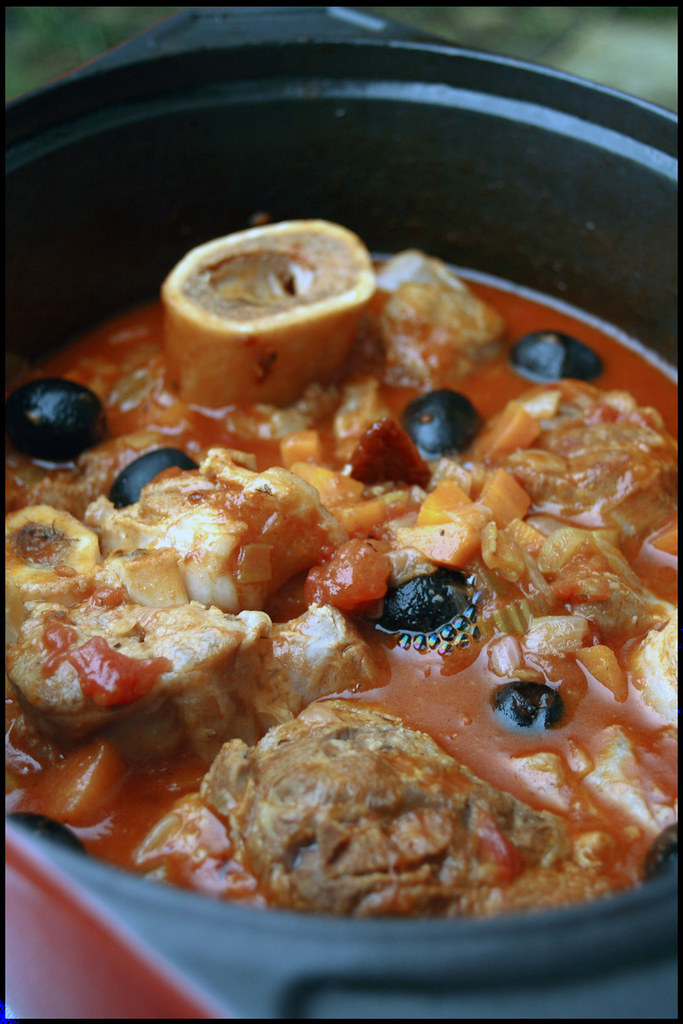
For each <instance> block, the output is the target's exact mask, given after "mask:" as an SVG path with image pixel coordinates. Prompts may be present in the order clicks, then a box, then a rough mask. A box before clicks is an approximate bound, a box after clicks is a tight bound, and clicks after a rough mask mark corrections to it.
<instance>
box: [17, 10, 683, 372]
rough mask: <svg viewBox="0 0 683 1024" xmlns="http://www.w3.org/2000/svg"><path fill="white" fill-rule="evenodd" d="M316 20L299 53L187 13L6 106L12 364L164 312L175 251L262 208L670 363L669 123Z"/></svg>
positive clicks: (534, 75) (459, 54)
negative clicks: (539, 303) (153, 309)
mask: <svg viewBox="0 0 683 1024" xmlns="http://www.w3.org/2000/svg"><path fill="white" fill-rule="evenodd" d="M282 10H283V9H280V11H282ZM284 10H285V11H286V10H287V9H284ZM299 10H300V9H299ZM323 11H324V9H321V10H320V12H319V13H318V14H316V15H315V17H314V18H313V20H312V21H309V22H306V24H309V25H310V26H311V28H310V30H309V33H308V35H307V36H306V37H304V36H302V34H301V33H299V34H297V33H296V32H291V35H292V36H293V38H291V39H290V40H289V41H288V40H287V33H286V32H285V31H284V28H285V26H287V25H289V21H288V20H287V18H286V17H283V19H282V20H280V21H276V22H271V21H270V20H269V21H264V20H263V15H262V14H261V15H260V16H259V14H258V11H257V13H255V14H254V15H253V16H252V20H251V22H250V25H251V29H249V23H248V21H249V19H248V18H247V19H246V20H247V24H244V21H245V18H246V16H244V15H242V16H240V18H238V19H237V22H236V23H234V22H231V21H230V17H229V15H225V17H224V18H223V20H221V19H220V17H219V15H220V12H218V13H217V14H214V13H213V12H210V11H206V12H201V11H188V12H185V14H184V15H180V16H179V17H178V19H172V20H171V21H170V22H168V23H166V24H165V25H163V26H161V27H160V28H159V29H157V30H154V31H153V32H152V33H151V34H149V36H148V37H142V39H141V40H140V39H139V40H137V41H136V42H134V43H133V44H130V45H129V48H126V47H123V48H122V50H119V51H114V53H113V54H111V55H109V56H108V57H106V58H104V59H103V60H102V61H101V62H100V63H96V64H95V65H92V66H90V67H89V68H87V69H84V71H83V72H80V73H79V74H77V75H75V76H72V77H71V78H70V79H67V80H66V81H64V82H62V83H58V84H57V85H55V86H53V87H48V88H47V89H44V90H40V91H38V92H37V93H34V94H31V95H29V96H28V97H25V98H24V99H20V100H17V101H15V102H14V103H13V104H10V107H9V109H8V122H7V123H8V149H7V157H8V163H7V167H8V170H7V179H6V185H7V245H8V255H9V259H8V261H7V262H8V271H7V274H8V280H7V284H8V287H7V316H8V321H7V338H8V344H9V345H10V347H11V348H13V349H14V350H15V351H19V352H21V353H22V354H24V355H28V356H34V355H36V354H38V353H39V352H41V351H44V349H45V347H46V346H52V345H55V344H57V343H59V342H60V341H61V340H62V339H64V338H65V337H67V336H69V335H70V334H71V333H72V332H73V331H74V330H78V329H82V328H83V327H84V326H87V325H88V324H89V323H91V322H93V321H97V320H99V319H100V318H102V317H103V316H106V315H108V314H111V313H113V312H115V311H118V310H120V309H121V308H125V307H126V306H129V305H130V304H132V303H135V302H138V301H141V300H145V299H148V298H150V297H152V296H155V295H156V294H157V293H158V289H159V286H160V283H161V281H162V280H163V278H164V277H165V275H166V273H167V272H168V271H169V270H170V268H171V267H172V266H173V265H174V264H175V262H176V261H177V260H178V259H179V258H180V256H182V255H183V254H184V253H185V252H186V251H187V250H188V249H189V248H191V247H192V246H193V245H195V244H198V243H200V242H203V241H206V240H208V239H210V238H215V237H218V236H220V235H222V234H225V233H227V232H229V231H232V230H237V229H241V228H244V227H245V226H247V225H248V223H249V218H250V217H251V216H252V215H253V214H254V213H256V212H260V211H265V212H267V213H268V214H269V215H270V216H271V217H272V218H273V220H282V219H288V218H294V217H323V218H327V219H330V220H334V221H338V222H339V223H342V224H345V225H347V226H348V227H350V228H352V229H354V230H355V231H357V232H358V233H359V234H360V236H361V237H362V238H363V239H364V240H365V241H366V243H367V244H368V245H369V247H370V248H371V249H372V250H374V251H375V252H392V251H396V250H398V249H400V248H402V247H405V246H408V245H412V246H417V247H421V248H423V249H425V250H426V251H428V252H430V253H433V254H435V255H439V256H441V257H442V258H444V259H446V260H448V261H451V262H453V263H455V264H457V265H461V266H469V267H474V268H476V269H478V270H482V271H486V272H488V273H491V274H495V275H498V276H501V277H503V278H506V279H509V280H512V281H515V282H517V283H519V284H524V285H527V286H531V287H535V288H537V289H539V290H541V291H543V292H546V293H549V294H551V295H556V296H559V297H561V298H565V299H567V300H568V301H571V302H572V303H574V304H576V305H578V306H579V307H582V308H584V309H587V310H589V311H590V312H592V313H594V314H595V315H597V316H600V317H602V318H604V319H606V320H607V321H609V322H613V323H615V324H616V325H617V326H619V327H620V328H622V329H623V330H624V331H626V332H627V333H629V334H632V335H633V336H635V337H637V338H639V339H640V340H641V341H643V342H644V343H645V344H647V345H651V346H652V347H654V348H655V349H657V350H658V351H659V352H660V353H661V354H662V355H663V356H664V357H665V358H666V359H667V360H669V361H670V362H675V361H676V355H677V347H676V344H675V342H674V337H675V327H674V323H675V319H674V318H675V310H676V291H675V282H676V277H675V253H676V251H677V250H676V235H675V218H674V217H673V216H672V210H673V209H674V203H675V194H676V193H675V187H676V182H675V163H674V159H673V147H674V146H675V124H674V122H675V119H674V118H673V115H671V116H669V115H667V114H666V113H665V112H657V111H656V110H655V109H654V108H649V107H647V106H645V105H643V104H638V103H636V102H632V101H630V100H628V99H627V98H625V97H621V96H620V95H618V94H615V93H610V92H609V91H607V90H604V89H598V88H597V87H595V88H593V87H590V86H587V85H585V84H584V83H580V82H577V81H576V80H573V79H569V78H567V77H566V76H562V75H559V74H557V73H552V72H548V73H546V72H543V71H542V70H538V69H530V68H528V67H524V66H520V65H519V64H518V63H516V62H510V61H505V60H503V59H500V58H492V57H487V56H485V55H481V54H477V53H472V52H467V51H457V50H454V49H453V48H451V47H445V46H441V45H435V44H433V43H425V42H421V43H414V42H410V41H405V40H402V39H399V40H393V41H392V39H391V38H386V37H385V36H384V35H382V34H381V33H380V34H379V35H378V34H377V33H376V32H375V33H373V32H365V33H363V32H361V30H360V29H358V28H355V29H353V31H351V30H350V29H348V26H346V27H345V29H344V32H341V38H340V37H339V36H340V30H339V27H338V25H337V23H336V22H334V19H332V18H330V17H327V22H325V21H321V19H322V18H323ZM330 24H331V25H332V29H333V30H334V31H333V30H332V29H331V28H330ZM297 25H298V22H297ZM269 32H270V33H271V35H270V38H268V36H269ZM273 32H278V33H279V36H278V38H277V41H273V38H272V33H273ZM155 33H156V34H155ZM354 33H355V34H354ZM349 34H350V35H351V38H347V36H348V35H349ZM264 37H265V38H264ZM283 39H284V41H283ZM247 40H248V41H247Z"/></svg>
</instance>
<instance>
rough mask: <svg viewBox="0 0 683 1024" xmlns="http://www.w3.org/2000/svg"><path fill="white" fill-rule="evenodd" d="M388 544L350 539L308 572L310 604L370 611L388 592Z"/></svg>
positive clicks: (307, 595)
mask: <svg viewBox="0 0 683 1024" xmlns="http://www.w3.org/2000/svg"><path fill="white" fill-rule="evenodd" d="M388 550H389V545H388V544H387V543H386V541H380V540H349V541H347V542H346V543H345V544H342V545H341V547H339V548H337V550H336V551H335V553H334V554H333V555H332V557H331V558H330V559H329V561H327V562H324V563H323V564H322V565H316V566H314V567H313V568H312V569H311V570H310V571H309V573H308V576H307V578H306V584H305V587H304V598H305V600H306V601H307V603H308V604H312V603H313V602H317V603H318V604H331V605H333V606H334V607H335V608H339V609H341V611H346V612H359V613H360V612H364V611H367V610H368V609H369V608H370V607H371V606H372V605H373V604H374V603H375V602H376V601H378V600H379V599H380V598H381V597H384V595H385V594H386V592H387V581H388V579H389V576H390V575H391V561H390V560H389V556H388V554H387V551H388Z"/></svg>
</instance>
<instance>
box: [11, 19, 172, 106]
mask: <svg viewBox="0 0 683 1024" xmlns="http://www.w3.org/2000/svg"><path fill="white" fill-rule="evenodd" d="M182 10H185V8H184V7H6V8H5V99H11V98H12V97H13V96H17V95H19V93H22V92H26V91H27V90H28V89H35V88H36V87H37V86H39V85H44V84H45V83H46V82H50V81H52V80H53V79H54V78H57V77H58V76H59V75H63V74H65V73H66V72H68V71H73V70H74V68H77V67H80V65H81V64H85V62H86V61H88V60H91V59H92V58H93V57H96V56H97V55H98V54H100V53H103V52H104V51H105V50H110V49H111V48H112V46H118V44H119V43H122V42H124V41H125V40H126V39H129V38H130V37H131V36H134V35H137V34H138V33H139V32H143V31H144V30H145V29H146V28H149V27H150V26H152V25H156V24H158V22H160V21H162V20H163V19H164V18H166V17H168V16H169V15H171V14H175V13H176V12H177V11H182Z"/></svg>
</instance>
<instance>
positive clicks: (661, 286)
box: [6, 7, 677, 1019]
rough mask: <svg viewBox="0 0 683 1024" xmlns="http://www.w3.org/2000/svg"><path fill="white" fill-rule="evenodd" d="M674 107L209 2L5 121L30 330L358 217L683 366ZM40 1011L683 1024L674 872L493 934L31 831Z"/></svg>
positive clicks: (27, 338)
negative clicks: (242, 887)
mask: <svg viewBox="0 0 683 1024" xmlns="http://www.w3.org/2000/svg"><path fill="white" fill-rule="evenodd" d="M675 147H676V118H675V117H674V115H672V114H669V113H667V112H666V111H662V110H659V109H657V108H654V107H652V106H650V105H649V104H647V103H644V102H640V101H637V100H633V99H631V98H629V97H626V96H623V95H621V94H618V93H615V92H613V91H611V90H609V89H606V88H602V87H598V86H593V85H591V84H588V83H586V82H582V81H579V80H577V79H574V78H571V77H569V76H567V75H565V74H561V73H558V72H553V71H548V70H546V69H543V68H538V67H534V66H530V65H526V64H523V63H520V62H519V61H515V60H509V59H504V58H500V57H496V56H491V55H487V54H483V53H480V52H472V51H468V50H463V49H458V48H456V47H452V46H448V45H444V44H443V43H441V42H437V41H435V40H433V39H429V38H425V37H420V36H416V35H415V34H414V33H412V32H410V31H407V30H405V29H402V28H399V27H397V26H395V25H390V24H388V23H386V22H384V21H380V20H378V19H375V18H369V17H368V16H367V15H364V14H362V13H359V12H357V11H355V10H354V9H352V8H297V7H289V8H249V9H247V8H208V9H202V8H192V9H188V10H187V11H185V12H184V13H182V14H180V15H178V16H176V17H174V18H172V19H170V20H169V21H167V22H165V23H163V24H162V25H160V26H159V27H157V28H155V29H153V30H152V31H150V32H148V33H146V34H144V35H142V36H140V37H138V38H137V39H135V40H133V41H131V42H129V43H127V44H125V45H124V46H122V47H120V48H118V49H116V50H114V51H112V52H111V53H109V54H107V55H106V56H104V57H103V58H101V59H99V60H97V61H95V62H93V63H92V64H90V65H88V66H86V67H85V68H83V69H82V70H80V71H78V72H76V73H74V74H72V75H70V76H68V77H66V78H64V79H62V80H61V81H59V82H57V83H55V84H53V85H50V86H47V87H45V88H42V89H39V90H36V91H35V92H33V93H30V94H28V95H26V96H24V97H21V98H19V99H18V100H15V101H14V102H12V103H11V104H9V107H8V109H7V177H6V196H7V200H6V201H7V212H6V223H7V334H6V336H7V346H8V349H9V350H10V352H13V353H16V354H19V355H20V356H21V357H24V358H25V357H28V358H33V357H39V356H40V355H41V354H43V353H45V352H47V351H48V350H49V349H50V348H52V347H55V346H57V345H58V344H60V343H61V342H63V341H64V340H65V339H67V338H68V337H69V336H70V335H71V334H72V333H73V332H74V331H78V330H81V329H83V328H84V327H86V326H88V325H90V324H92V323H94V322H96V321H98V320H101V319H103V318H105V317H106V316H108V315H110V314H113V313H115V312H117V311H119V310H121V309H124V308H126V307H128V306H131V305H132V304H134V303H136V302H138V301H140V300H147V299H149V298H150V297H153V296H155V295H156V294H157V293H158V289H159V286H160V282H161V281H162V280H163V278H164V277H165V275H166V273H167V272H168V271H169V269H170V268H171V267H172V266H173V265H174V264H175V263H176V262H177V260H178V259H179V258H180V257H181V256H182V255H183V254H184V253H185V252H186V251H187V250H188V249H190V248H191V247H192V246H194V245H196V244H199V243H200V242H204V241H206V240H207V239H210V238H215V237H218V236H219V235H222V234H226V233H228V232H230V231H233V230H237V229H242V228H244V227H245V226H247V225H248V223H249V219H250V218H251V217H252V215H254V214H255V213H257V212H260V211H265V212H267V213H268V214H269V215H270V216H271V218H272V219H273V220H284V219H290V218H298V217H322V218H326V219H329V220H333V221H337V222H339V223H342V224H344V225H346V226H348V227H350V228H352V229H353V230H355V231H357V232H358V234H359V235H360V236H361V237H362V238H363V239H364V240H365V242H366V243H367V244H368V245H369V247H370V248H371V249H372V250H373V251H375V252H378V253H388V252H394V251H397V250H399V249H401V248H405V247H408V246H417V247H420V248H422V249H424V250H425V251H427V252H429V253H432V254H435V255H438V256H440V257H442V258H443V259H446V260H448V261H449V262H451V263H454V264H456V265H460V266H468V267H472V268H475V269H477V270H479V271H484V272H486V273H489V274H494V275H497V276H499V277H502V278H506V279H508V280H512V281H514V282H516V283H518V284H520V285H525V286H529V287H532V288H535V289H538V290H540V291H542V292H545V293H547V294H549V295H552V296H557V297H559V298H563V299H566V300H567V301H571V302H572V303H573V304H574V305H577V306H579V307H581V308H583V309H585V310H587V311H588V312H590V313H592V314H594V315H596V316H598V317H601V318H603V319H605V320H607V321H609V322H611V323H613V324H615V325H617V326H618V327H619V328H621V329H622V330H623V331H625V332H627V333H628V334H631V335H633V336H635V337H638V338H639V339H640V340H641V341H642V342H643V343H644V344H645V345H646V346H647V347H649V348H650V349H651V350H653V351H654V352H656V353H658V354H659V356H661V357H662V358H663V359H664V360H665V361H667V362H669V363H670V364H671V365H674V364H675V363H676V361H677V344H676V341H675V337H676V335H675V322H676V308H677V298H676V271H675V258H676V252H677V240H676V215H675V211H676V168H677V164H676V156H675ZM8 837H9V841H8V847H7V852H8V856H7V869H8V890H7V915H8V916H7V971H8V982H7V985H8V994H9V998H10V1000H11V1001H12V1003H13V1008H14V1009H15V1011H17V1012H19V1013H22V1014H26V1015H35V1016H46V1017H49V1018H66V1017H72V1018H73V1017H75V1018H88V1017H94V1018H107V1017H111V1018H119V1019H120V1018H125V1017H133V1018H140V1019H144V1018H155V1017H156V1018H164V1017H166V1018H185V1019H187V1018H205V1017H217V1018H225V1017H230V1016H236V1017H257V1018H258V1017H266V1018H288V1017H289V1018H296V1017H301V1018H316V1017H318V1018H325V1017H341V1018H343V1017H350V1018H353V1017H361V1018H362V1017H377V1018H385V1017H386V1018H392V1017H393V1018H395V1017H401V1018H409V1017H417V1018H428V1017H442V1018H455V1019H457V1018H477V1019H484V1018H508V1019H514V1018H522V1017H530V1018H547V1017H559V1018H591V1017H598V1018H600V1017H632V1018H652V1017H663V1018H668V1017H675V1016H676V1002H675V999H676V996H675V992H676V969H675V941H676V882H675V879H674V878H672V877H668V878H660V879H656V880H653V881H651V882H648V883H647V884H644V885H642V886H641V887H639V888H638V889H636V890H634V891H632V892H628V893H626V894H623V895H621V896H618V897H614V898H610V899H606V900H604V901H602V902H599V903H595V904H592V905H590V906H585V907H574V908H570V909H567V910H561V911H552V912H545V913H533V914H526V915H512V916H507V917H503V918H500V919H497V920H493V921H476V920H372V921H359V920H338V919H330V918H327V917H324V916H312V915H304V914H291V913H285V912H279V911H269V912H264V911H258V910H253V911H252V910H249V909H245V908H240V907H235V906H230V905H227V904H223V903H218V902H214V901H211V900H209V899H207V898H204V897H202V896H199V895H196V894H192V893H187V892H182V891H173V890H171V889H167V888H162V887H160V886H157V885H154V884H152V883H149V882H147V881H145V880H143V879H140V878H136V877H133V876H129V875H127V874H125V873H123V872H120V871H118V870H116V869H113V868H110V867H108V866H106V865H103V864H100V863H97V862H95V861H92V860H90V859H88V858H84V857H79V856H78V855H77V854H72V853H70V852H69V851H67V850H63V849H60V848H57V847H54V846H53V845H52V844H50V843H49V841H47V840H45V839H38V838H32V837H30V836H28V835H26V834H25V833H24V832H23V831H22V830H21V829H20V828H19V827H17V826H10V827H9V829H8Z"/></svg>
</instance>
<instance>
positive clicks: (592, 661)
mask: <svg viewBox="0 0 683 1024" xmlns="http://www.w3.org/2000/svg"><path fill="white" fill-rule="evenodd" d="M576 657H577V660H578V661H580V662H581V664H582V665H583V666H584V667H585V668H587V669H588V671H589V672H590V674H591V675H592V676H593V677H594V678H595V679H597V681H598V682H599V683H602V685H603V686H606V687H607V689H608V690H611V691H612V693H613V694H614V699H615V700H617V701H619V702H620V703H621V702H623V701H625V700H626V698H627V696H628V682H627V680H626V676H625V674H624V670H623V669H622V667H621V665H620V664H619V662H618V661H617V656H616V654H615V653H614V651H613V650H612V649H611V648H610V647H606V646H605V645H604V644H596V645H595V646H594V647H584V648H582V649H581V650H580V651H577V652H576Z"/></svg>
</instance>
